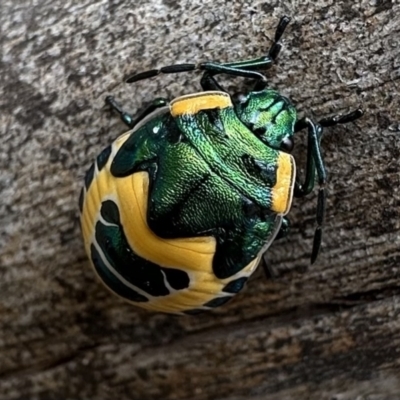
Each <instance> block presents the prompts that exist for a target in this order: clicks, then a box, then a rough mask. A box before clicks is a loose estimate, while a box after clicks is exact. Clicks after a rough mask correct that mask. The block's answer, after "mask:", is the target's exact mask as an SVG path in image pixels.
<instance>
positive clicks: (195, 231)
mask: <svg viewBox="0 0 400 400" xmlns="http://www.w3.org/2000/svg"><path fill="white" fill-rule="evenodd" d="M258 97H259V101H258V103H257V104H253V105H251V107H252V110H251V112H248V113H247V115H248V117H249V120H250V121H254V122H252V123H255V124H258V120H262V122H263V123H264V124H265V125H267V126H268V138H269V139H270V140H273V139H274V137H275V136H276V135H277V136H281V135H282V133H283V132H284V134H285V136H291V135H292V134H293V126H294V122H295V120H296V112H295V109H294V108H293V106H291V105H290V104H289V103H288V102H287V100H285V99H284V101H282V96H280V95H279V94H278V93H277V92H275V91H271V90H264V91H263V92H261V93H259V96H258ZM260 98H263V99H264V102H263V101H260ZM272 104H274V105H275V106H271V105H272ZM237 107H238V108H239V107H240V105H237ZM278 156H279V150H277V149H273V148H271V147H269V146H268V145H266V144H265V143H264V142H262V141H261V140H260V139H259V138H257V137H256V136H255V135H254V133H253V132H251V131H250V130H249V129H248V128H247V127H246V126H245V125H244V124H243V123H242V122H241V121H240V119H239V118H238V116H237V115H236V111H235V109H234V108H233V107H226V108H223V109H205V110H201V111H200V112H198V113H196V114H190V113H188V114H183V115H180V116H176V117H173V116H172V115H171V113H170V112H169V110H165V112H163V113H161V115H157V116H155V117H153V118H151V119H150V120H149V121H147V122H146V123H145V124H144V125H143V126H141V127H140V128H139V129H138V130H137V131H135V133H134V134H132V135H131V136H130V137H129V139H128V140H127V141H126V142H125V143H124V145H123V146H122V147H121V149H120V150H119V152H118V154H117V155H116V156H115V158H114V160H113V163H112V166H111V173H112V174H113V175H114V176H116V177H120V176H127V175H130V174H133V173H135V172H137V171H148V172H149V174H150V176H151V180H150V199H149V209H148V224H149V227H150V229H152V231H153V232H154V233H155V234H156V235H158V236H159V237H162V238H179V237H193V236H199V235H203V236H210V235H211V236H213V237H215V238H216V239H217V242H218V245H217V252H216V254H215V256H214V261H213V264H214V272H215V274H216V276H217V277H218V278H227V277H229V276H231V275H233V274H234V273H236V272H238V271H239V270H241V269H242V268H244V267H245V266H246V265H247V264H248V263H249V262H250V261H251V260H253V259H254V258H255V257H256V256H257V255H258V253H259V252H260V250H261V249H262V248H263V247H264V246H265V244H266V243H268V241H269V238H270V236H271V235H272V234H273V232H275V228H276V225H277V223H278V222H280V217H279V215H277V214H276V213H275V212H274V211H272V204H271V195H272V188H273V187H275V185H276V183H277V182H276V181H277V174H276V171H277V168H278Z"/></svg>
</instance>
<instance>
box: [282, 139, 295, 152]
mask: <svg viewBox="0 0 400 400" xmlns="http://www.w3.org/2000/svg"><path fill="white" fill-rule="evenodd" d="M293 147H294V140H293V138H291V137H285V138H284V139H283V140H282V142H281V150H282V151H284V152H285V153H291V152H292V150H293Z"/></svg>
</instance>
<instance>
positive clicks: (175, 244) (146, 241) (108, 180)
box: [81, 135, 260, 313]
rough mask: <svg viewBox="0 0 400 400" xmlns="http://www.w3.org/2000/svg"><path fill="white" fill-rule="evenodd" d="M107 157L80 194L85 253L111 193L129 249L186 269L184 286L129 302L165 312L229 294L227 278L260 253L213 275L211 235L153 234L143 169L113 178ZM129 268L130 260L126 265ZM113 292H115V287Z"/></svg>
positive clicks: (247, 272) (116, 144)
mask: <svg viewBox="0 0 400 400" xmlns="http://www.w3.org/2000/svg"><path fill="white" fill-rule="evenodd" d="M128 137H129V135H123V136H122V137H120V138H118V139H117V140H116V141H115V142H114V144H113V154H116V151H115V150H118V149H119V148H120V147H121V146H122V144H123V143H124V142H125V140H126V139H127V138H128ZM112 160H113V157H110V159H109V160H108V162H107V164H106V166H105V167H104V168H103V169H102V170H101V171H100V172H99V173H97V174H95V177H94V179H93V182H92V184H91V185H90V187H89V189H88V191H87V193H86V195H85V199H84V204H83V212H82V217H81V224H82V232H83V237H84V242H85V248H86V251H87V253H88V255H89V258H90V245H91V244H92V243H93V236H94V231H95V225H96V222H97V221H98V219H99V214H100V209H101V203H102V201H104V200H106V199H113V200H114V201H116V202H117V205H118V209H119V212H120V219H121V223H122V226H123V228H124V233H125V236H126V239H127V241H128V243H129V245H130V247H131V248H132V251H134V252H135V253H136V254H137V255H139V256H141V257H143V258H144V259H147V260H149V261H151V262H153V263H155V264H158V265H160V266H162V267H164V268H177V269H181V270H183V271H185V272H187V273H188V274H189V278H190V283H189V287H188V288H187V289H183V290H179V291H175V290H172V291H171V293H170V294H169V295H167V296H160V297H151V296H149V302H147V303H136V302H131V303H132V304H135V305H136V306H139V307H142V308H146V309H150V310H154V311H161V312H169V313H179V312H182V311H185V310H191V309H194V308H200V307H202V306H203V305H204V304H205V303H207V302H209V301H210V300H213V299H214V298H215V297H218V296H228V295H229V294H226V293H223V292H222V289H223V288H224V286H225V285H226V284H227V283H229V282H230V281H232V280H234V279H237V278H239V277H242V276H250V275H251V273H252V272H253V271H254V270H255V268H256V267H257V265H258V263H259V259H260V257H256V258H255V259H254V260H253V261H251V262H250V263H249V264H248V265H247V266H246V267H245V268H244V269H242V270H241V271H239V272H238V273H237V274H235V275H233V276H231V277H229V278H227V279H223V280H220V279H218V278H217V277H216V276H215V275H214V272H213V268H212V261H213V257H214V254H215V250H216V240H215V238H213V237H211V236H210V237H193V238H183V239H182V238H181V239H163V238H160V237H158V236H157V235H156V234H155V233H154V232H152V231H151V230H150V228H149V226H148V225H147V203H148V196H149V192H148V190H149V175H148V173H147V172H137V173H135V174H133V175H130V176H127V177H124V178H115V177H113V176H112V175H111V173H110V166H111V163H112ZM132 268H135V266H134V265H132ZM96 275H97V273H96ZM100 280H101V279H100ZM107 288H108V287H107ZM108 289H109V288H108ZM109 290H110V289H109ZM110 291H111V290H110ZM113 293H114V292H113ZM114 294H117V295H118V293H114ZM124 300H126V299H124Z"/></svg>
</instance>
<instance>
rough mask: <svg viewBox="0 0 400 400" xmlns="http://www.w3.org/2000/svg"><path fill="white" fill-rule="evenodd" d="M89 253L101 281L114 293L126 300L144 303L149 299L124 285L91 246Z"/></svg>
mask: <svg viewBox="0 0 400 400" xmlns="http://www.w3.org/2000/svg"><path fill="white" fill-rule="evenodd" d="M90 253H91V256H92V262H93V265H94V267H95V269H96V271H97V273H98V274H99V276H100V278H101V279H102V280H103V282H104V283H105V284H106V285H107V286H108V287H109V288H110V289H111V290H112V291H113V292H115V293H117V294H118V295H119V296H122V297H124V298H125V299H127V300H131V301H136V302H138V303H144V302H147V301H149V299H148V298H147V297H145V296H142V295H141V294H139V293H138V292H136V291H135V290H133V289H131V288H129V287H128V286H126V285H124V284H123V283H122V282H121V281H120V280H119V279H118V278H117V277H116V276H115V275H114V274H113V273H112V272H111V271H110V270H109V269H108V268H107V266H106V265H105V264H104V262H103V260H102V259H101V257H100V254H99V253H98V251H97V250H96V248H95V247H94V246H93V244H92V245H91V246H90Z"/></svg>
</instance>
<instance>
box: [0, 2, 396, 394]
mask: <svg viewBox="0 0 400 400" xmlns="http://www.w3.org/2000/svg"><path fill="white" fill-rule="evenodd" d="M283 14H287V15H290V16H292V17H293V22H292V24H291V25H290V27H289V29H288V31H287V33H286V35H285V38H284V45H285V46H284V49H283V51H282V54H281V57H280V60H279V63H278V65H276V66H275V67H274V68H273V69H272V70H271V71H269V72H268V76H269V79H270V86H271V87H273V88H276V89H278V90H280V91H281V92H282V93H284V94H285V95H287V96H289V97H290V98H291V99H292V101H293V102H294V103H295V104H296V106H297V107H298V109H299V112H300V115H311V116H315V117H322V116H326V115H331V114H333V113H337V112H346V111H349V110H351V109H354V108H356V107H358V106H360V105H361V106H362V107H363V108H364V109H365V110H366V114H365V116H364V117H363V119H362V120H359V121H357V122H356V123H353V124H349V125H346V126H340V127H335V128H332V129H327V130H326V135H325V137H324V139H323V148H324V157H325V162H326V165H327V168H328V173H329V183H328V191H329V198H328V204H327V221H326V224H325V229H324V242H323V251H322V253H321V255H320V258H319V259H318V262H317V263H316V264H315V265H313V266H312V267H309V268H308V269H307V266H308V263H309V261H308V260H309V255H310V250H311V241H312V235H313V229H314V223H315V222H314V221H315V217H314V216H315V206H316V196H315V195H311V196H310V197H309V198H307V199H304V200H301V201H299V200H296V201H295V203H294V205H293V209H292V211H291V213H290V218H291V221H292V225H293V227H292V232H291V234H290V236H289V238H287V239H285V240H282V241H279V242H276V243H275V244H274V245H273V247H272V248H271V249H270V251H269V253H268V260H269V263H271V265H274V266H276V268H278V269H279V271H280V272H281V276H280V277H279V278H278V279H276V280H274V281H271V280H266V279H265V277H264V275H263V272H262V269H261V268H260V269H259V270H258V271H257V273H256V274H255V276H254V277H253V278H252V279H251V281H250V282H249V284H248V286H247V288H246V290H244V291H243V293H241V294H240V295H238V296H237V298H236V299H235V300H233V301H232V302H231V303H230V304H228V305H227V306H225V307H222V308H220V309H218V310H216V311H215V312H213V313H209V314H205V315H201V316H198V317H182V318H175V317H170V316H164V315H161V314H152V313H147V312H145V311H140V310H137V309H135V308H133V307H131V306H129V305H127V304H125V303H123V302H121V301H120V300H119V299H117V298H116V297H113V296H111V295H110V294H109V293H108V292H107V291H106V290H105V289H103V288H102V287H101V285H100V284H99V283H98V282H97V281H96V279H95V278H94V275H93V273H92V271H91V270H90V268H89V265H88V262H87V261H86V256H85V254H84V250H83V246H82V241H81V237H80V232H79V226H78V219H77V217H78V211H77V197H78V193H79V189H80V185H81V182H82V177H83V175H84V172H85V170H86V168H88V166H89V165H90V163H91V161H92V160H93V158H94V157H95V156H96V155H97V154H98V152H99V151H100V150H101V149H102V148H103V147H105V146H106V145H107V144H108V143H109V142H110V141H111V140H112V139H114V138H115V137H117V136H118V135H119V134H120V133H121V132H122V131H123V125H122V123H120V122H118V120H117V119H116V118H115V116H112V115H111V113H110V112H109V111H107V110H106V109H104V107H103V102H104V97H105V96H106V95H107V94H111V93H112V94H113V95H115V97H116V98H118V100H120V101H121V102H122V103H123V104H124V105H125V107H126V109H128V110H131V111H132V112H133V113H135V112H137V111H138V110H139V109H140V108H141V106H142V105H143V104H145V103H146V102H148V101H150V100H151V99H152V98H154V97H156V96H157V97H159V96H167V97H169V98H174V97H176V96H178V95H181V94H185V93H191V92H193V91H196V90H198V89H199V83H198V82H199V79H198V75H196V74H195V73H191V74H181V75H175V76H163V77H159V78H156V79H152V80H149V81H146V82H142V83H137V84H135V85H127V84H123V83H122V78H123V76H125V75H127V74H128V73H131V72H134V71H143V70H145V69H148V68H152V67H155V66H163V65H168V64H172V63H175V62H197V61H203V60H218V61H228V60H230V61H234V60H240V59H246V58H251V57H254V56H256V55H260V54H262V52H263V51H265V49H267V48H268V45H269V43H270V41H271V38H272V37H273V33H274V27H275V26H276V23H277V21H278V19H279V17H280V16H282V15H283ZM0 22H1V24H0V30H1V33H0V55H1V58H0V60H1V61H0V94H1V95H0V110H1V112H0V135H1V143H2V146H1V150H0V191H1V201H0V226H1V228H0V398H1V399H7V400H13V399H27V398H29V399H43V400H47V399H105V400H106V399H115V398H118V399H134V400H150V399H151V400H153V399H154V400H155V399H157V400H158V399H159V400H183V399H191V400H203V399H204V400H206V399H207V400H208V399H212V400H222V399H224V400H245V399H246V400H261V399H268V400H278V399H279V400H282V399H283V400H285V399H296V400H302V399H304V400H306V399H307V400H308V399H316V400H321V399H322V400H325V399H326V400H333V399H336V400H350V399H351V400H356V399H357V400H360V399H364V400H366V399H374V400H378V399H379V400H397V399H400V372H399V371H400V368H399V367H400V366H399V364H400V350H399V349H400V343H399V341H400V317H399V313H400V275H399V274H400V269H399V267H400V265H399V260H400V248H399V247H400V246H399V244H400V190H399V186H400V174H399V156H400V111H399V105H400V95H399V93H400V81H399V78H400V62H399V60H400V47H399V42H400V28H399V27H400V5H399V4H398V3H397V2H396V1H387V0H376V1H375V0H374V1H369V0H368V1H367V0H356V1H349V0H343V1H340V2H335V1H333V0H317V1H311V0H306V1H302V2H300V1H298V0H290V1H286V2H280V1H274V2H273V1H271V2H264V1H258V0H256V1H252V2H250V1H239V0H235V1H232V2H229V4H228V3H227V2H225V1H223V0H215V1H200V0H193V1H189V0H177V1H172V0H152V1H143V0H139V1H133V0H125V1H122V0H90V1H89V0H83V1H77V0H64V1H61V0H53V1H50V0H29V1H28V0H19V1H18V2H16V1H14V0H2V1H1V4H0ZM226 86H227V87H229V88H230V89H232V91H237V90H244V89H245V88H246V86H245V85H244V84H243V82H242V81H241V80H229V81H228V80H227V81H226ZM303 141H304V137H301V138H300V139H298V140H297V142H296V144H297V146H296V147H297V149H296V153H295V154H296V155H297V157H298V160H299V165H302V164H301V160H303V159H304V157H302V154H303V153H304V143H303Z"/></svg>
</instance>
